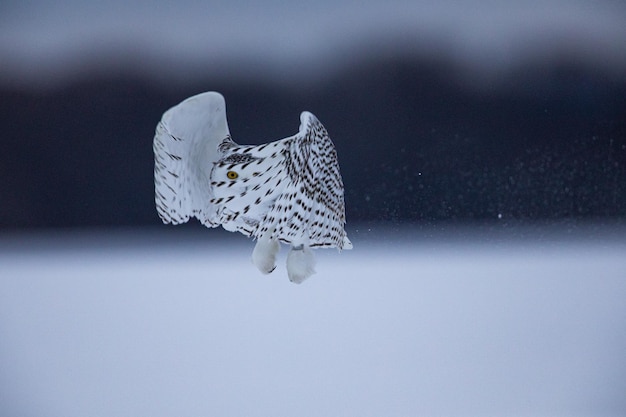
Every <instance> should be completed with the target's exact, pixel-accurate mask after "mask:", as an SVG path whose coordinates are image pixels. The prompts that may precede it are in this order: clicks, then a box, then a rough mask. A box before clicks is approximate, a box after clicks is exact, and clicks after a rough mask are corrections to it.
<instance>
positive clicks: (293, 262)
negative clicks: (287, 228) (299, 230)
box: [287, 245, 315, 284]
mask: <svg viewBox="0 0 626 417" xmlns="http://www.w3.org/2000/svg"><path fill="white" fill-rule="evenodd" d="M314 273H315V257H314V256H313V251H312V250H311V248H310V247H308V246H305V245H300V246H292V247H291V250H290V251H289V255H288V256H287V274H288V275H289V281H291V282H294V283H296V284H300V283H302V281H304V280H305V279H307V278H308V277H310V276H311V275H313V274H314Z"/></svg>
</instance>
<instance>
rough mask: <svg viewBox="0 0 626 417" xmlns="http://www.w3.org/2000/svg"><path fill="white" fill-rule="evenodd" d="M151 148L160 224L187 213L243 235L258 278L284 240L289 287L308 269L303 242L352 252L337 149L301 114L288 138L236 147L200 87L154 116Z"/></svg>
mask: <svg viewBox="0 0 626 417" xmlns="http://www.w3.org/2000/svg"><path fill="white" fill-rule="evenodd" d="M153 149H154V184H155V202H156V208H157V212H158V214H159V217H161V220H163V223H172V224H180V223H184V222H186V221H188V220H189V218H190V217H195V218H197V219H198V220H199V221H200V222H201V223H202V224H203V225H205V226H207V227H217V226H219V225H221V226H222V227H223V228H224V229H226V230H228V231H231V232H235V231H237V232H241V233H243V234H244V235H246V236H251V237H253V238H254V239H256V246H255V247H254V250H253V252H252V262H253V263H254V264H255V265H256V266H257V268H258V269H259V270H260V271H261V272H262V273H264V274H269V273H270V272H272V271H273V270H274V269H275V268H276V255H277V254H278V251H279V249H280V243H279V242H283V243H286V244H289V245H291V250H290V251H289V255H288V256H287V273H288V275H289V279H290V280H291V281H292V282H296V283H300V282H302V281H304V280H305V279H306V278H308V277H309V276H310V275H311V274H313V273H314V272H315V271H314V265H315V261H314V257H313V252H312V251H311V248H318V247H323V248H337V249H339V250H342V249H351V248H352V243H350V240H349V239H348V237H347V235H346V232H345V230H344V225H345V223H346V220H345V209H344V200H343V182H342V180H341V175H340V173H339V164H338V163H337V153H336V151H335V147H334V145H333V143H332V141H331V140H330V138H329V137H328V133H327V132H326V129H325V128H324V126H322V124H321V123H320V122H319V120H317V118H316V117H315V116H314V115H313V114H311V113H309V112H302V114H301V115H300V129H299V131H298V133H296V134H295V135H293V136H290V137H287V138H285V139H281V140H278V141H275V142H270V143H267V144H264V145H258V146H256V145H238V144H237V143H235V142H234V141H233V140H232V139H231V137H230V133H229V130H228V123H227V122H226V104H225V102H224V97H222V95H221V94H219V93H216V92H207V93H202V94H198V95H196V96H193V97H189V98H188V99H186V100H184V101H183V102H181V103H180V104H178V105H176V106H174V107H172V108H171V109H169V110H168V111H166V112H165V113H164V114H163V117H162V119H161V121H160V122H159V123H158V125H157V128H156V134H155V136H154V144H153Z"/></svg>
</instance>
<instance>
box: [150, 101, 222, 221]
mask: <svg viewBox="0 0 626 417" xmlns="http://www.w3.org/2000/svg"><path fill="white" fill-rule="evenodd" d="M229 137H230V133H229V130H228V124H227V121H226V104H225V101H224V97H222V95H221V94H219V93H216V92H208V93H202V94H198V95H196V96H193V97H190V98H188V99H186V100H185V101H183V102H182V103H180V104H178V105H176V106H174V107H172V108H171V109H169V110H168V111H166V112H165V113H164V114H163V117H162V119H161V121H160V122H159V124H158V125H157V128H156V134H155V137H154V142H153V150H154V161H155V164H154V182H155V202H156V207H157V211H158V214H159V216H160V217H161V219H162V220H163V222H164V223H172V224H180V223H184V222H186V221H188V220H189V218H190V217H196V218H197V219H198V220H199V221H200V222H201V223H202V224H204V225H205V226H207V227H216V226H218V225H219V223H218V222H217V219H216V213H215V210H216V209H215V206H214V205H213V204H211V202H210V201H211V198H212V190H211V187H210V185H209V184H210V175H211V169H212V168H213V164H214V162H216V161H218V160H219V159H220V158H221V153H220V151H219V149H218V147H219V144H220V143H221V142H223V141H224V140H225V139H227V138H229Z"/></svg>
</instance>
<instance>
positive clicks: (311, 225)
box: [257, 112, 352, 249]
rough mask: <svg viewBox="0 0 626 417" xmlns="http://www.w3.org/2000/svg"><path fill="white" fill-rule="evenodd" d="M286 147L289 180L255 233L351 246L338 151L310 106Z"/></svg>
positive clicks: (320, 244)
mask: <svg viewBox="0 0 626 417" xmlns="http://www.w3.org/2000/svg"><path fill="white" fill-rule="evenodd" d="M281 142H283V143H284V146H285V147H286V152H284V155H285V161H284V165H285V170H286V174H287V177H288V181H287V184H286V186H285V188H284V189H283V190H282V192H281V194H280V195H279V196H278V198H277V199H276V202H275V203H274V204H273V205H272V206H271V208H270V209H269V211H268V213H267V214H266V215H265V216H264V218H263V221H262V222H261V224H260V231H259V232H258V233H257V237H260V236H262V235H263V234H264V233H265V232H266V231H268V230H272V229H273V230H274V232H273V233H272V235H273V237H274V238H277V239H279V240H281V241H284V242H287V243H291V244H292V245H299V244H304V245H308V246H311V247H336V248H338V249H351V248H352V243H350V240H349V239H348V237H347V235H346V233H345V231H344V226H345V223H346V219H345V208H344V188H343V181H342V179H341V174H340V172H339V163H338V161H337V152H336V151H335V146H334V145H333V143H332V141H331V139H330V137H329V136H328V133H327V131H326V129H325V128H324V126H323V125H322V124H321V123H320V121H319V120H318V119H317V118H316V117H315V116H314V115H313V114H311V113H309V112H302V114H301V115H300V129H299V131H298V133H297V134H296V135H294V136H292V137H290V138H286V139H283V140H282V141H281Z"/></svg>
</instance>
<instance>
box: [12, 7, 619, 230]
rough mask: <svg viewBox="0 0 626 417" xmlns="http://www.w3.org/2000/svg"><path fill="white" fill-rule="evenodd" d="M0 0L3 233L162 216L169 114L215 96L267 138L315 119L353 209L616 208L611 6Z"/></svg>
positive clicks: (466, 212)
mask: <svg viewBox="0 0 626 417" xmlns="http://www.w3.org/2000/svg"><path fill="white" fill-rule="evenodd" d="M53 3H54V4H52V3H50V4H48V2H44V1H43V0H39V1H33V2H5V3H3V5H2V6H0V123H1V126H2V133H1V135H2V136H1V138H0V143H1V144H2V152H1V153H0V175H1V176H2V179H3V181H1V182H0V196H1V199H2V203H0V228H1V229H4V230H15V229H23V228H48V227H75V226H135V225H151V224H158V223H160V221H159V219H158V217H157V215H156V211H155V209H154V200H153V179H152V167H153V155H152V138H153V135H154V129H155V127H156V124H157V122H158V121H159V119H160V117H161V115H162V113H163V112H164V111H165V110H167V109H168V108H169V107H171V106H173V105H175V104H177V103H178V102H180V101H181V100H183V99H184V98H186V97H188V96H190V95H193V94H197V93H200V92H203V91H209V90H215V91H219V92H221V93H222V94H223V95H224V96H225V98H226V103H227V116H228V120H229V125H230V130H231V134H232V135H233V138H234V139H235V140H236V141H237V142H239V143H255V144H256V143H262V142H267V141H272V140H276V139H280V138H283V137H286V136H290V135H292V134H293V133H295V132H296V131H297V128H298V124H299V118H298V117H299V113H300V111H302V110H309V111H311V112H313V113H314V114H315V115H317V116H318V118H319V119H320V120H321V121H322V122H323V123H324V125H325V126H326V128H327V129H328V131H329V133H330V135H331V138H332V139H333V141H334V142H335V145H336V147H337V151H338V154H339V161H340V166H341V170H342V174H343V177H344V183H345V187H346V205H347V217H348V221H349V222H351V221H397V222H403V221H418V222H433V221H439V220H457V221H482V220H496V221H503V222H505V221H518V220H519V221H525V220H561V219H612V220H614V219H624V217H625V216H626V52H625V51H626V50H625V49H624V45H626V24H624V23H625V22H626V6H625V5H624V4H622V2H618V1H611V0H605V1H593V2H592V1H583V0H577V1H565V0H559V1H542V2H524V4H523V5H515V4H511V3H510V2H505V1H487V0H483V1H474V2H464V3H463V2H454V1H451V0H446V1H438V2H435V1H434V0H433V1H426V0H423V1H411V2H402V1H386V2H380V3H378V2H369V3H368V2H365V3H359V2H349V1H339V2H330V1H322V2H316V3H315V4H310V3H309V2H300V1H293V2H289V3H282V2H277V1H269V2H265V3H263V4H262V5H256V4H255V5H253V4H250V3H248V2H242V1H232V2H229V3H228V4H222V3H211V2H206V3H201V2H194V1H191V0H185V1H178V2H175V3H171V4H170V3H166V2H135V3H128V2H122V1H113V2H107V3H106V4H104V3H102V4H101V3H96V2H84V1H83V2H79V1H71V0H62V1H59V2H53Z"/></svg>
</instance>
